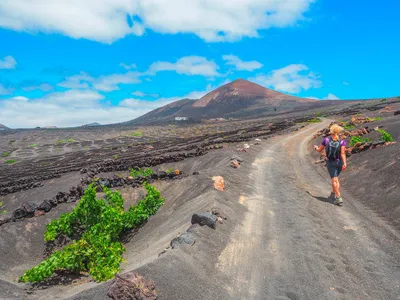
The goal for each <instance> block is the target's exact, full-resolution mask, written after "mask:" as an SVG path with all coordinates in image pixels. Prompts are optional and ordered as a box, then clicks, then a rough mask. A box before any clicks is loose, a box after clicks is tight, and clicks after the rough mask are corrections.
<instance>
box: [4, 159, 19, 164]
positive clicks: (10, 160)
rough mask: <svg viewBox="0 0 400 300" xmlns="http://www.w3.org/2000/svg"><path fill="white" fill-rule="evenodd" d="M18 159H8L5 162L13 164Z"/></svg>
mask: <svg viewBox="0 0 400 300" xmlns="http://www.w3.org/2000/svg"><path fill="white" fill-rule="evenodd" d="M16 162H17V161H16V160H15V159H7V160H6V161H4V163H5V164H7V165H12V164H15V163H16Z"/></svg>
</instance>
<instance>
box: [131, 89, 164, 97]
mask: <svg viewBox="0 0 400 300" xmlns="http://www.w3.org/2000/svg"><path fill="white" fill-rule="evenodd" d="M132 96H136V97H141V98H142V97H145V96H147V97H151V98H156V97H158V96H159V95H158V94H146V93H143V92H141V91H135V92H132Z"/></svg>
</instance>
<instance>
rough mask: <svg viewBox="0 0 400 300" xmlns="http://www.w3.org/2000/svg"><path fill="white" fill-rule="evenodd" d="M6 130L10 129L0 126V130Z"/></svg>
mask: <svg viewBox="0 0 400 300" xmlns="http://www.w3.org/2000/svg"><path fill="white" fill-rule="evenodd" d="M8 129H10V128H8V127H6V126H5V125H3V124H0V130H8Z"/></svg>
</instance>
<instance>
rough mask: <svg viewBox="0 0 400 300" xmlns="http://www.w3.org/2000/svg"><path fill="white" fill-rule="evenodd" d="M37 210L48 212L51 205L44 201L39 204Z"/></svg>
mask: <svg viewBox="0 0 400 300" xmlns="http://www.w3.org/2000/svg"><path fill="white" fill-rule="evenodd" d="M38 209H39V210H42V211H44V212H49V211H50V210H51V209H52V205H51V204H50V202H49V201H47V200H44V201H43V202H42V203H40V205H39V207H38Z"/></svg>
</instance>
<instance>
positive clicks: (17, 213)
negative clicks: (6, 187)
mask: <svg viewBox="0 0 400 300" xmlns="http://www.w3.org/2000/svg"><path fill="white" fill-rule="evenodd" d="M26 215H27V212H26V209H25V207H23V206H21V207H18V208H17V209H16V210H14V212H13V216H14V218H15V219H22V218H25V217H26Z"/></svg>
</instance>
